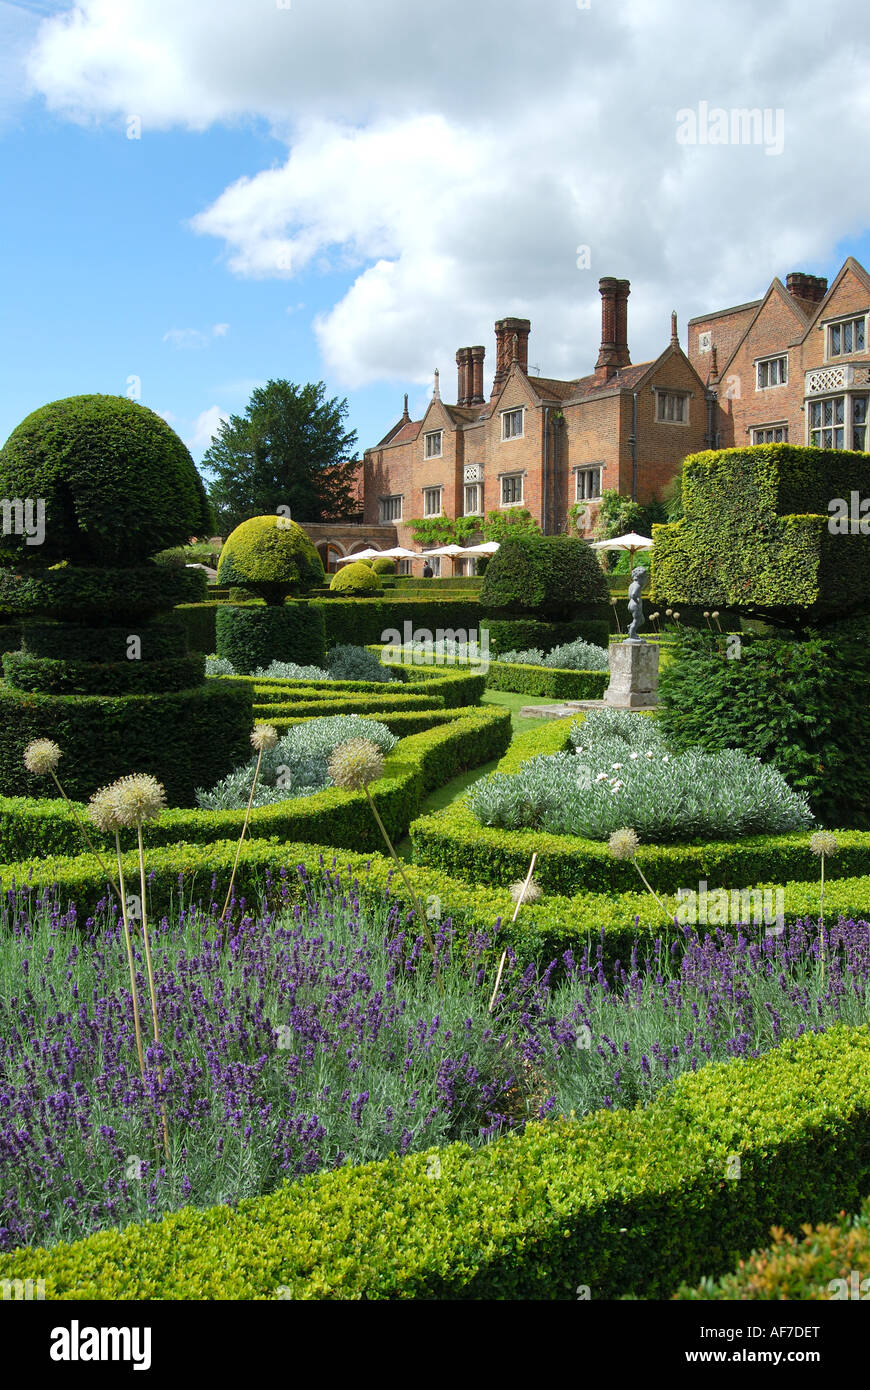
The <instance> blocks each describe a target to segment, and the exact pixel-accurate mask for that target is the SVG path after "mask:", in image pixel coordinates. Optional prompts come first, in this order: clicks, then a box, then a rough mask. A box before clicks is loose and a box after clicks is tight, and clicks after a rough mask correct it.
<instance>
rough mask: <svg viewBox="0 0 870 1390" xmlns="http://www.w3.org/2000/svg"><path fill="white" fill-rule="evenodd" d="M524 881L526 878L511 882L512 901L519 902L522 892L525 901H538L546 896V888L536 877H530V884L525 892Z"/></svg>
mask: <svg viewBox="0 0 870 1390" xmlns="http://www.w3.org/2000/svg"><path fill="white" fill-rule="evenodd" d="M524 881H525V880H520V882H519V883H512V884H511V902H512V903H518V902H519V900H520V894H521V893H522V897H523V902H524V903H536V902H538V901H539V900H540V899H541V898H542V897H543V896H544V890H543V888H542V887H541V885H540V883H539V882H538V880H537V879H536V878H532V879H529V886H528V888H527V889H526V891H525V893H523V883H524Z"/></svg>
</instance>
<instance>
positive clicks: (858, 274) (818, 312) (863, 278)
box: [804, 256, 870, 338]
mask: <svg viewBox="0 0 870 1390" xmlns="http://www.w3.org/2000/svg"><path fill="white" fill-rule="evenodd" d="M849 271H851V272H852V274H853V275H854V276H855V278H856V279H857V280H860V282H861V284H862V285H863V286H864V288H865V289H866V291H867V293H868V295H870V275H868V274H867V271H866V270H865V269H864V267H863V265H862V264H861V262H860V261H856V260H855V257H854V256H847V257H846V259H845V260H844V262H843V264H842V265H841V266H840V269H839V270H838V271H837V274H836V275H835V276H834V279H833V282H832V283H831V285H830V286H829V288H828V293H827V294H826V295H825V297H824V299H822V300H820V301H819V303H818V304H816V305H815V306H814V308H815V313H814V314H813V315H812V317H811V319H810V321H809V323H808V324H807V327H806V332H805V333H804V337H805V338H807V337H808V336H809V334H810V333H811V331H812V329H813V328H814V327H815V325H816V323H817V322H818V320H819V319H820V318H821V317H822V316H823V314H824V312H825V309H826V308H827V307H828V303H829V300H830V299H831V296H832V295H833V293H834V291H835V290H836V289H838V288H839V286H840V285H841V284H842V282H843V280H844V279H845V278H846V274H847V272H849Z"/></svg>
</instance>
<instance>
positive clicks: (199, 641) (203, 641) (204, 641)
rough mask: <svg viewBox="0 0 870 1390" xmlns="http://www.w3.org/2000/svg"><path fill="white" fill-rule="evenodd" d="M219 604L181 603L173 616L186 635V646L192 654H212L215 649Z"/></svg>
mask: <svg viewBox="0 0 870 1390" xmlns="http://www.w3.org/2000/svg"><path fill="white" fill-rule="evenodd" d="M219 607H221V605H220V604H218V603H214V602H207V603H181V604H179V605H178V607H177V608H176V609H175V610H174V612H175V616H176V617H177V618H178V620H179V622H181V623H182V624H183V626H184V629H185V631H186V633H187V645H188V647H189V648H190V650H191V651H192V652H203V653H205V654H207V653H209V652H213V651H214V650H215V648H216V647H217V622H216V620H217V610H218V608H219Z"/></svg>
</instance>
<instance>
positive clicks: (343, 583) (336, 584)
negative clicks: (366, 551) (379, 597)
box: [329, 560, 381, 596]
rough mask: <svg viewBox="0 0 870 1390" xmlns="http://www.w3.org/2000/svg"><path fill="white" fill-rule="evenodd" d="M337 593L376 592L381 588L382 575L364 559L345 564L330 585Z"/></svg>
mask: <svg viewBox="0 0 870 1390" xmlns="http://www.w3.org/2000/svg"><path fill="white" fill-rule="evenodd" d="M329 587H330V589H333V590H334V591H335V592H336V593H339V594H347V595H349V596H350V595H357V596H361V595H364V594H376V593H378V592H379V591H380V589H381V580H380V575H378V574H376V573H375V571H374V570H373V569H370V568H369V566H368V565H366V564H364V563H363V561H362V560H355V561H354V563H353V564H352V565H343V566H342V568H341V569H340V570H337V571H336V572H335V574H334V575H333V576H332V580H331V581H330V585H329Z"/></svg>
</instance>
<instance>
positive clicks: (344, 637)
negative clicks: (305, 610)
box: [311, 591, 484, 647]
mask: <svg viewBox="0 0 870 1390" xmlns="http://www.w3.org/2000/svg"><path fill="white" fill-rule="evenodd" d="M393 592H394V593H395V592H396V591H393ZM311 602H312V605H314V604H318V605H320V606H321V607H322V609H323V620H324V622H325V624H326V645H327V646H328V647H334V646H338V645H339V644H340V643H344V642H349V643H351V644H355V645H356V646H365V644H366V643H368V642H386V641H388V640H389V639H388V638H386V637H385V636H384V634H385V633H386V632H389V631H390V630H393V631H398V632H399V633H400V634H402V635H404V628H405V623H410V624H411V626H412V628H413V629H416V628H427V629H428V630H429V631H430V632H433V633H434V632H435V631H436V630H438V629H440V630H441V631H442V632H445V631H449V630H453V631H455V630H456V629H463V630H465V631H468V629H469V628H478V627H479V626H480V620H481V618H482V617H483V613H484V610H483V609H482V608H481V607H480V604H479V603H478V601H477V599H476V598H475V599H464V600H462V599H460V600H457V599H452V598H433V597H430V596H429V595H428V594H427V596H426V597H425V598H415V597H413V596H410V597H409V596H407V595H405V594H403V593H401V592H399V593H398V596H397V597H396V598H390V597H388V596H384V595H382V596H381V597H380V598H356V599H354V598H352V599H344V598H331V599H312V600H311Z"/></svg>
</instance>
